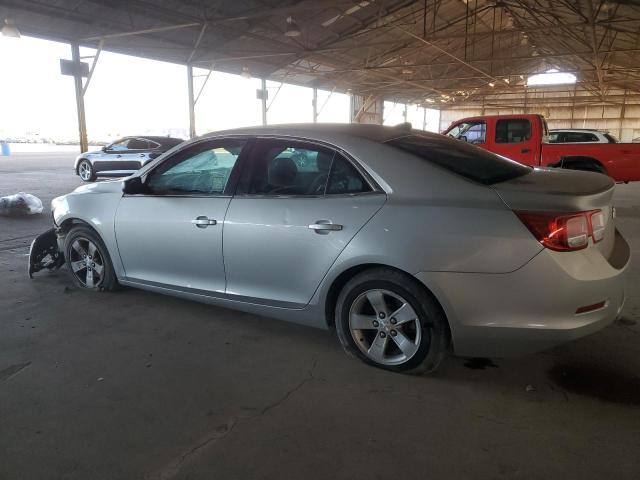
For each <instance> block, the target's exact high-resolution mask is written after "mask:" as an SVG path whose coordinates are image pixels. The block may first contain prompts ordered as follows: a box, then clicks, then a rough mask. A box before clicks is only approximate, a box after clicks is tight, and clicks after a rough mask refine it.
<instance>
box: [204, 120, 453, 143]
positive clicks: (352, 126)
mask: <svg viewBox="0 0 640 480" xmlns="http://www.w3.org/2000/svg"><path fill="white" fill-rule="evenodd" d="M409 134H411V135H426V136H434V137H440V134H437V133H430V132H424V131H422V130H413V129H412V128H411V124H410V123H401V124H399V125H396V126H393V127H390V126H383V125H373V124H359V123H321V124H318V123H294V124H281V125H266V126H255V127H243V128H235V129H231V130H221V131H216V132H210V133H207V134H205V135H203V136H202V137H200V138H208V137H220V136H225V135H251V136H260V135H284V136H287V137H301V138H305V137H318V138H323V139H327V138H331V137H341V136H352V137H361V138H365V139H367V140H371V141H374V142H378V143H384V142H386V141H388V140H392V139H394V138H398V137H402V136H406V135H409Z"/></svg>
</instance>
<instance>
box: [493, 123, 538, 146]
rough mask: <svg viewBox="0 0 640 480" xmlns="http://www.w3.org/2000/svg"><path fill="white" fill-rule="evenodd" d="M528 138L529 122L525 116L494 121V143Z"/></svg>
mask: <svg viewBox="0 0 640 480" xmlns="http://www.w3.org/2000/svg"><path fill="white" fill-rule="evenodd" d="M530 138H531V122H530V121H529V120H527V119H525V118H514V119H509V120H498V121H497V122H496V143H520V142H524V141H526V140H529V139H530Z"/></svg>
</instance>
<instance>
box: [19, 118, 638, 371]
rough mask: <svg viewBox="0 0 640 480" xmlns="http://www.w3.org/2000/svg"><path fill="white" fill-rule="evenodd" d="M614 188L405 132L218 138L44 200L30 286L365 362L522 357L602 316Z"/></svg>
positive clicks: (428, 363)
mask: <svg viewBox="0 0 640 480" xmlns="http://www.w3.org/2000/svg"><path fill="white" fill-rule="evenodd" d="M613 189H614V184H613V182H612V180H611V179H610V178H609V177H606V176H604V175H599V174H594V173H588V172H578V171H568V170H559V169H558V170H546V169H533V168H530V167H527V166H523V165H520V164H518V163H515V162H512V161H510V160H507V159H505V158H502V157H499V156H496V155H494V154H492V153H489V152H486V151H484V150H481V149H479V148H476V147H474V146H471V145H467V144H464V143H462V142H457V141H455V140H451V139H448V138H446V137H444V136H441V135H434V134H426V133H423V132H416V131H412V130H410V129H408V128H406V127H405V126H399V127H381V126H374V125H322V126H321V125H289V126H277V127H264V128H248V129H240V130H232V131H226V132H219V133H215V134H211V135H207V136H205V137H202V138H198V139H194V140H192V141H190V142H186V143H184V144H182V145H179V146H178V147H175V148H173V149H172V150H170V151H168V152H166V153H165V154H163V155H162V156H161V157H159V158H157V159H156V160H155V161H153V162H152V163H150V164H149V165H147V166H145V167H143V168H142V169H141V170H140V171H139V172H137V173H136V174H134V175H133V176H131V177H129V178H127V179H125V180H122V181H110V182H102V183H96V184H91V185H84V186H82V187H79V188H78V189H76V190H75V191H74V192H72V193H70V194H68V195H64V196H61V197H58V198H56V199H55V200H54V201H53V202H52V209H53V216H54V221H55V230H53V231H51V232H49V233H48V234H47V235H48V236H43V237H42V238H39V239H36V240H35V242H34V245H33V247H32V252H31V264H30V272H31V273H32V272H34V271H37V270H39V269H41V268H42V267H43V266H48V267H49V268H54V267H57V266H59V265H60V264H62V262H63V259H64V261H66V265H67V266H68V268H69V270H70V271H71V272H72V274H73V278H74V279H75V282H76V283H77V284H78V285H79V286H80V287H82V288H85V289H89V290H98V289H105V290H112V289H115V288H116V287H117V286H118V285H126V286H130V287H137V288H142V289H146V290H151V291H154V292H159V293H164V294H170V295H176V296H180V297H184V298H190V299H194V300H198V301H203V302H208V303H212V304H216V305H221V306H225V307H229V308H234V309H239V310H243V311H247V312H253V313H256V314H261V315H266V316H272V317H277V318H281V319H285V320H290V321H294V322H298V323H302V324H306V325H310V326H314V327H319V328H325V329H328V328H335V330H336V331H337V334H338V338H339V339H340V342H341V344H342V346H343V347H344V349H345V350H346V351H347V352H349V353H351V354H353V355H355V356H356V357H359V358H360V359H362V360H363V361H365V362H367V363H369V364H371V365H375V366H378V367H382V368H385V369H388V370H393V371H416V370H421V371H432V370H434V369H436V368H437V366H438V365H439V364H440V362H441V361H442V359H443V357H444V356H445V354H446V353H447V352H448V351H449V350H450V349H452V350H453V351H454V352H455V353H456V354H458V355H462V356H506V355H514V354H523V353H527V352H533V351H536V350H541V349H545V348H548V347H551V346H554V345H556V344H559V343H562V342H566V341H569V340H572V339H574V338H577V337H580V336H582V335H586V334H589V333H591V332H594V331H596V330H598V329H600V328H602V327H604V326H605V325H607V324H608V323H610V322H612V321H613V320H614V319H615V318H616V317H617V316H618V314H619V313H620V310H621V308H622V305H623V302H624V280H623V277H624V275H623V273H624V271H625V269H626V268H627V265H628V263H629V247H628V245H627V243H626V242H625V240H624V239H623V238H622V236H621V235H620V234H619V233H618V231H617V230H616V228H615V225H614V209H613V208H612V205H611V199H612V194H613ZM47 239H49V240H47ZM52 239H53V240H52ZM52 242H55V243H56V244H57V247H53V246H52V245H51V243H52ZM47 262H48V263H47Z"/></svg>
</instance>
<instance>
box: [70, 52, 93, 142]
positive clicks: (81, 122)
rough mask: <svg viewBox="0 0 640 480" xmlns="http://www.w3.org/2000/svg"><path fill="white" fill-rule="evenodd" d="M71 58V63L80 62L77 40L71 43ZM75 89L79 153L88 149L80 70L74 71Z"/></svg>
mask: <svg viewBox="0 0 640 480" xmlns="http://www.w3.org/2000/svg"><path fill="white" fill-rule="evenodd" d="M71 59H72V60H73V63H75V64H79V63H80V45H78V43H77V42H73V43H71ZM73 81H74V85H75V89H76V109H77V110H78V132H79V134H80V153H82V152H86V151H87V150H89V142H88V141H87V119H86V117H85V114H84V97H83V95H82V76H81V75H80V71H79V69H78V71H76V74H75V75H74V76H73Z"/></svg>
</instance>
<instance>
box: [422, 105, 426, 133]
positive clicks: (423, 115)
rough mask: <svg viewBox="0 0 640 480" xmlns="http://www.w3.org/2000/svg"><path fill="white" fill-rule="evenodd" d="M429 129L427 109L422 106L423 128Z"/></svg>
mask: <svg viewBox="0 0 640 480" xmlns="http://www.w3.org/2000/svg"><path fill="white" fill-rule="evenodd" d="M426 129H427V109H426V108H425V107H423V108H422V130H426Z"/></svg>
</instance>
